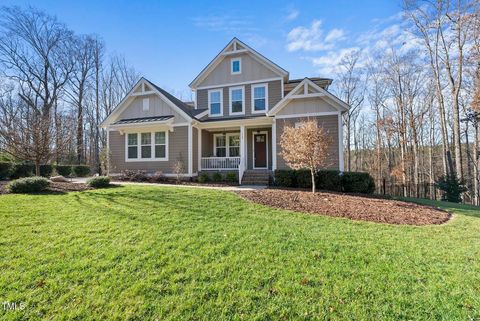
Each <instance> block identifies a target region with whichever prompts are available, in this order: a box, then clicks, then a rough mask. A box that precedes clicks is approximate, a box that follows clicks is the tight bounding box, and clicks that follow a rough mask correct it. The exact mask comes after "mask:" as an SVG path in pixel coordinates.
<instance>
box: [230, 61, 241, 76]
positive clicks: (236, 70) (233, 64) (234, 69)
mask: <svg viewBox="0 0 480 321" xmlns="http://www.w3.org/2000/svg"><path fill="white" fill-rule="evenodd" d="M230 71H231V73H232V75H235V74H241V73H242V59H241V58H232V60H230Z"/></svg>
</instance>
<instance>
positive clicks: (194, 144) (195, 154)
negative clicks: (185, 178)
mask: <svg viewBox="0 0 480 321" xmlns="http://www.w3.org/2000/svg"><path fill="white" fill-rule="evenodd" d="M192 140H193V141H192V148H193V150H192V161H193V165H192V169H193V173H197V172H198V130H197V129H196V128H195V127H193V128H192Z"/></svg>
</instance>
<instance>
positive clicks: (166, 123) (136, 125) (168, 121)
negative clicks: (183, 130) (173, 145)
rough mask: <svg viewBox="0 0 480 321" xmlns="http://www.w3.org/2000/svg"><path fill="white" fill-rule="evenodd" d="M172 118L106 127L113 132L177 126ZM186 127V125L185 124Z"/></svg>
mask: <svg viewBox="0 0 480 321" xmlns="http://www.w3.org/2000/svg"><path fill="white" fill-rule="evenodd" d="M173 120H174V119H173V117H172V118H169V119H166V120H158V121H151V122H146V123H127V124H113V125H109V126H108V127H110V128H112V129H115V130H121V129H123V128H127V129H128V128H146V127H153V126H162V127H165V126H166V127H169V128H170V127H174V126H177V125H176V124H172V123H173ZM186 124H187V125H188V123H186Z"/></svg>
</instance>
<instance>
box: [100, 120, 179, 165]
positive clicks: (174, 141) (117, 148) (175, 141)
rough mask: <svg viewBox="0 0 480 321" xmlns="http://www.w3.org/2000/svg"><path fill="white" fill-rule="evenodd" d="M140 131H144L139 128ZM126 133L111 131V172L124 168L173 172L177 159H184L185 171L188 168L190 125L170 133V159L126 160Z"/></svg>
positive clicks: (177, 128)
mask: <svg viewBox="0 0 480 321" xmlns="http://www.w3.org/2000/svg"><path fill="white" fill-rule="evenodd" d="M138 132H142V130H141V129H139V131H138ZM125 135H127V134H126V133H124V134H123V135H122V134H120V132H118V131H110V137H109V149H110V155H111V156H110V172H111V173H113V174H116V173H120V172H122V171H124V170H144V171H147V172H156V171H161V172H162V173H164V174H172V173H173V166H174V164H175V163H176V162H177V161H179V160H180V161H182V162H183V163H184V166H185V172H187V169H188V126H178V127H174V130H173V131H172V132H169V133H168V161H145V162H142V161H135V162H126V161H125Z"/></svg>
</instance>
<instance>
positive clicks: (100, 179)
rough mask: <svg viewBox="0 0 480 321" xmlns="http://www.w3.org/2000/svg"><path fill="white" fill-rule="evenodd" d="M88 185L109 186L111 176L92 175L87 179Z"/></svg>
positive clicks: (95, 186) (96, 186)
mask: <svg viewBox="0 0 480 321" xmlns="http://www.w3.org/2000/svg"><path fill="white" fill-rule="evenodd" d="M87 185H88V186H90V187H94V188H102V187H108V186H110V177H108V176H97V177H92V178H90V179H89V180H88V181H87Z"/></svg>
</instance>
